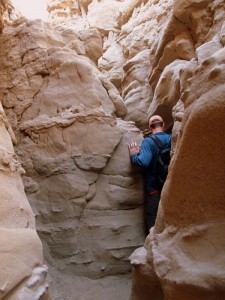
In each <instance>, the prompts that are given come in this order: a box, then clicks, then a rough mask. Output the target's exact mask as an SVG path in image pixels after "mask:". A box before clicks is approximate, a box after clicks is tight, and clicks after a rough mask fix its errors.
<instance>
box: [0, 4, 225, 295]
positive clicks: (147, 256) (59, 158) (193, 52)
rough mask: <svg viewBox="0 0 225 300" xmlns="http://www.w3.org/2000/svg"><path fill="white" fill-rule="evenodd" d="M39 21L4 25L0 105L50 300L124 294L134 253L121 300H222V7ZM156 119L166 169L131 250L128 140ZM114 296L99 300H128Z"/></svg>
mask: <svg viewBox="0 0 225 300" xmlns="http://www.w3.org/2000/svg"><path fill="white" fill-rule="evenodd" d="M3 2H4V1H2V3H3ZM3 6H4V5H3ZM3 6H2V7H3ZM48 11H49V21H50V22H51V24H50V23H43V22H42V21H40V20H39V21H28V20H26V19H24V18H18V15H17V18H15V21H14V17H15V14H14V15H13V14H12V13H11V16H10V18H9V17H8V21H7V22H8V23H6V25H7V26H6V27H5V29H4V31H3V33H2V34H1V35H0V52H1V58H0V65H1V69H0V72H1V74H0V76H1V78H3V80H1V82H0V99H1V102H2V105H3V107H4V111H5V113H6V115H7V119H8V122H9V123H10V125H11V126H12V129H13V131H14V132H15V136H16V139H17V144H16V145H15V151H16V153H17V155H18V157H19V160H20V162H21V163H22V166H23V168H24V169H25V171H26V174H24V175H23V183H24V187H25V192H26V195H27V197H28V200H29V202H30V204H31V206H32V209H33V211H34V213H35V217H36V222H37V229H38V233H39V236H40V237H41V240H42V243H43V245H44V251H45V258H46V261H47V263H48V265H49V268H50V274H51V276H52V280H53V282H52V286H53V287H54V288H53V290H54V291H53V294H54V296H53V297H55V298H54V299H62V298H63V297H64V298H65V299H67V300H71V297H72V298H73V299H81V297H86V298H85V299H99V298H102V297H103V298H104V297H106V296H102V295H103V294H101V293H100V292H99V293H98V291H97V290H98V289H96V288H94V287H93V285H94V283H96V282H97V280H98V278H101V280H102V281H101V282H102V285H104V286H107V284H108V285H111V288H112V285H113V284H112V282H113V283H114V284H116V286H119V287H120V289H121V290H122V289H123V288H124V290H126V289H127V286H126V287H125V285H123V284H122V282H123V281H122V280H123V279H122V278H123V277H122V274H129V272H130V270H131V268H130V263H129V256H130V255H131V253H132V252H133V251H134V250H135V249H136V248H137V249H136V250H135V251H134V253H133V254H132V255H131V257H130V262H131V264H132V265H133V287H132V292H131V295H130V299H132V300H140V299H142V300H145V299H146V300H149V299H150V298H154V299H167V300H168V299H169V300H170V299H171V300H176V299H184V300H185V299H187V300H188V299H194V300H195V299H196V300H197V299H199V300H200V299H206V298H207V299H210V300H211V299H212V300H213V299H215V300H220V299H221V300H222V299H224V294H225V291H224V278H225V274H224V269H225V268H224V266H225V258H224V255H223V250H224V247H225V245H224V242H223V234H224V224H225V223H224V222H225V220H224V206H225V204H224V195H225V190H224V184H223V176H224V165H225V162H224V150H225V149H224V148H225V143H224V142H223V140H222V136H223V128H224V126H223V124H222V122H223V120H224V117H225V99H224V94H223V92H224V75H225V74H224V73H225V68H224V57H225V52H224V45H225V39H224V35H225V25H224V24H225V23H224V22H225V4H224V1H222V0H216V1H212V0H200V1H199V0H198V1H197V0H186V1H182V3H181V2H180V1H178V0H173V1H172V0H167V1H161V0H159V1H139V0H125V1H116V0H115V1H107V0H102V1H97V0H96V1H95V0H94V1H81V0H80V1H79V0H77V1H60V0H58V1H50V0H49V1H48ZM4 14H5V12H4ZM2 15H3V14H2ZM9 20H10V21H9ZM155 113H157V114H161V115H162V117H163V118H164V119H165V123H166V126H168V127H171V126H173V149H172V162H171V165H170V170H169V176H168V179H167V182H166V185H165V187H164V189H163V193H162V199H161V204H160V208H159V213H158V217H157V221H156V225H155V227H154V229H152V230H151V232H150V234H149V236H148V237H147V239H146V240H145V242H144V239H145V237H144V230H143V207H142V204H143V192H142V175H141V172H140V170H139V169H136V168H133V167H132V166H131V164H130V161H129V156H128V152H127V143H128V141H130V140H132V139H133V140H136V141H137V142H141V140H142V135H141V132H140V130H144V129H145V128H146V126H147V120H148V117H149V116H151V115H153V114H155ZM143 244H144V246H143V247H142V245H143ZM138 247H140V248H138ZM114 275H116V276H117V278H120V282H119V281H112V280H111V281H108V282H106V281H104V280H105V279H106V278H113V276H114ZM109 276H111V277H109ZM120 276H121V277H120ZM76 278H83V279H82V280H83V281H84V282H85V283H86V284H87V285H88V286H89V289H88V293H89V294H88V295H87V292H86V296H84V295H83V294H82V293H81V292H80V291H79V290H77V288H76V287H77V285H76V284H75V281H76V280H77V279H76ZM76 282H77V281H76ZM79 284H80V286H81V283H79ZM121 284H122V285H121ZM128 288H129V286H128ZM116 289H117V291H115V290H116ZM116 289H114V290H110V288H109V287H107V289H106V290H107V291H109V290H110V291H111V293H108V292H107V293H106V294H104V295H107V297H108V298H107V300H110V299H112V300H114V299H116V298H120V299H127V298H128V294H126V293H122V292H121V291H119V289H118V288H116ZM84 290H85V288H84ZM82 292H85V291H82ZM93 293H94V295H95V296H94V297H95V298H93ZM71 295H72V296H71ZM82 299H83V298H82Z"/></svg>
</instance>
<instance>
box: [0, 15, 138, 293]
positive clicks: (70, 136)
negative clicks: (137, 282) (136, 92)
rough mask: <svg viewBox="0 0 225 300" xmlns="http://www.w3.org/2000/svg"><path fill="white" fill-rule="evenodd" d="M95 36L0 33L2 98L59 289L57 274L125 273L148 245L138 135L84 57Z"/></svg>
mask: <svg viewBox="0 0 225 300" xmlns="http://www.w3.org/2000/svg"><path fill="white" fill-rule="evenodd" d="M17 23H19V21H17ZM93 34H95V31H94V30H92V31H90V32H89V33H88V32H84V31H82V32H80V33H79V35H78V34H77V33H76V32H74V31H72V30H67V29H63V28H56V29H54V28H53V27H52V26H51V25H50V24H47V23H42V22H41V21H32V22H31V21H25V20H24V19H21V23H20V24H19V25H18V26H16V27H14V28H10V27H9V28H7V29H5V30H4V33H3V34H2V35H1V37H0V40H1V53H2V54H3V55H2V56H1V65H2V69H1V70H0V72H1V76H2V78H4V80H3V81H2V82H1V86H0V95H1V96H0V97H1V99H2V103H3V105H4V107H5V111H6V114H7V117H8V119H9V121H10V123H11V124H12V127H13V129H14V130H15V132H16V138H17V140H18V144H17V146H16V152H17V154H18V155H19V157H20V160H21V161H22V165H23V167H24V169H25V170H26V174H25V175H24V176H23V182H24V186H25V191H26V194H27V196H28V199H29V201H30V203H31V205H32V208H33V210H34V213H35V216H36V220H37V229H38V232H39V235H40V237H41V239H42V242H43V243H44V249H45V258H46V260H47V262H48V264H49V265H50V273H51V274H52V276H53V286H54V285H56V282H54V280H55V279H56V278H57V277H58V276H61V275H59V274H61V273H64V274H65V278H66V276H68V277H67V278H69V277H70V276H71V274H72V276H73V277H74V278H75V277H76V276H85V277H89V278H91V279H92V280H93V279H96V278H100V277H105V276H107V275H118V274H129V273H130V271H131V267H130V264H129V259H128V258H129V256H130V254H131V253H132V251H133V250H134V249H135V248H136V247H138V246H141V245H142V244H143V241H144V230H143V217H142V213H143V210H142V202H143V195H142V176H141V174H140V172H139V171H138V170H135V169H133V168H132V167H131V165H130V161H129V156H128V152H127V143H128V141H129V140H130V139H132V138H133V139H134V138H135V139H137V140H138V139H139V140H141V138H142V137H141V134H140V131H139V130H138V129H137V128H136V127H135V126H134V124H133V122H125V121H123V120H122V119H121V117H124V116H125V115H126V113H127V109H126V106H125V104H124V102H123V100H122V98H121V96H120V94H119V92H118V91H117V89H116V88H115V87H114V86H113V84H112V83H111V82H110V81H109V80H108V79H107V77H106V76H104V75H103V74H101V73H100V72H99V70H98V69H97V68H96V66H95V62H94V60H96V56H95V57H94V58H93V57H92V54H91V52H90V55H89V57H90V58H89V57H87V56H85V54H86V52H85V51H86V50H85V49H87V47H90V41H88V40H87V39H86V37H88V36H93ZM86 41H88V43H89V44H87V43H86ZM91 59H92V60H91ZM61 280H63V279H61ZM70 280H73V279H71V277H70ZM54 293H55V294H54ZM59 294H60V295H59ZM53 297H56V290H54V291H53ZM57 297H59V298H60V297H61V298H62V297H64V291H61V293H60V292H59V293H58V291H57Z"/></svg>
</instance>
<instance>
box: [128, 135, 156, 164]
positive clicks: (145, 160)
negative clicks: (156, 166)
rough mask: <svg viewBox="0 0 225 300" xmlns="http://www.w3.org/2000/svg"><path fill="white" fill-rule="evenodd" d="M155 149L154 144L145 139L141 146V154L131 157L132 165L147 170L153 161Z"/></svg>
mask: <svg viewBox="0 0 225 300" xmlns="http://www.w3.org/2000/svg"><path fill="white" fill-rule="evenodd" d="M153 147H154V146H153V144H152V143H150V141H149V140H148V139H144V140H143V142H142V144H141V150H140V154H138V155H137V154H134V155H131V157H130V158H131V161H132V163H133V164H134V165H136V166H139V167H141V168H147V167H148V166H149V164H150V162H151V160H152V154H153Z"/></svg>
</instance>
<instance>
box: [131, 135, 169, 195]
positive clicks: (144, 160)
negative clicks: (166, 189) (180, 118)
mask: <svg viewBox="0 0 225 300" xmlns="http://www.w3.org/2000/svg"><path fill="white" fill-rule="evenodd" d="M154 135H156V136H157V137H158V138H159V139H160V140H161V141H162V142H163V144H164V146H165V145H167V146H168V147H170V148H171V135H170V134H166V133H164V132H157V133H155V134H154ZM158 155H159V148H158V146H157V145H156V144H155V142H154V141H153V140H152V139H151V138H150V137H146V138H145V139H144V140H143V141H142V144H141V149H140V153H139V154H134V155H131V161H132V163H133V164H134V165H136V166H139V167H141V168H143V171H144V182H145V192H146V193H149V192H153V191H154V190H156V187H155V167H156V162H157V159H158Z"/></svg>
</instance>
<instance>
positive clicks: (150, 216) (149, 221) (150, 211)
mask: <svg viewBox="0 0 225 300" xmlns="http://www.w3.org/2000/svg"><path fill="white" fill-rule="evenodd" d="M159 200H160V194H155V195H147V197H146V201H145V223H146V227H147V234H148V233H149V230H150V228H151V227H153V226H154V225H155V220H156V216H157V211H158V206H159Z"/></svg>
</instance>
